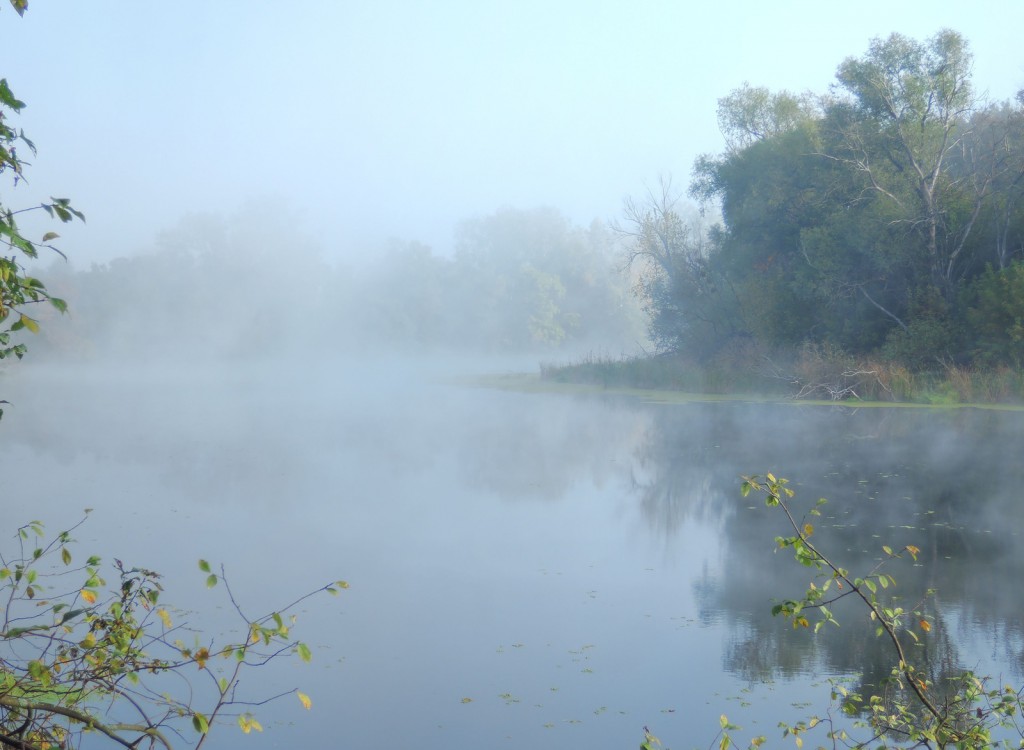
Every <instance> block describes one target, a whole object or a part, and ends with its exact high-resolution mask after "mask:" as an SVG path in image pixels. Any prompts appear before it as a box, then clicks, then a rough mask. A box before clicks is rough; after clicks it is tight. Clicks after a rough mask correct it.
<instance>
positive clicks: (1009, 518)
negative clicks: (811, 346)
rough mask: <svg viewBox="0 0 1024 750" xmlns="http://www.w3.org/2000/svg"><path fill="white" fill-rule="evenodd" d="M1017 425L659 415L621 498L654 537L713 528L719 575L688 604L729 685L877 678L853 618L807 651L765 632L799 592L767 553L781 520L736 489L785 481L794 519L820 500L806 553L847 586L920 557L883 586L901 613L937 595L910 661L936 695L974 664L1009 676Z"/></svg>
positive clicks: (791, 415) (804, 641)
mask: <svg viewBox="0 0 1024 750" xmlns="http://www.w3.org/2000/svg"><path fill="white" fill-rule="evenodd" d="M691 406H692V407H693V408H690V407H691ZM1022 422H1024V419H1022V416H1021V415H1020V414H1018V413H1012V412H998V411H978V410H954V411H945V412H941V411H931V410H891V409H862V410H851V409H843V408H801V407H796V408H794V407H786V406H763V407H755V406H749V405H747V406H744V405H737V404H713V405H704V406H703V407H701V406H700V405H688V406H687V408H686V409H681V410H678V411H674V410H670V409H663V410H662V411H661V413H660V415H659V418H658V419H656V420H655V421H654V422H653V424H652V428H651V432H650V433H649V435H648V437H647V439H646V440H645V441H644V442H643V444H642V447H641V448H639V449H638V456H637V461H638V463H639V464H640V465H641V466H644V467H645V471H644V474H643V479H644V481H641V482H638V483H637V486H636V487H635V490H634V491H635V494H636V496H637V497H638V499H639V501H640V507H641V509H642V511H643V513H644V514H645V516H646V517H647V519H648V522H649V523H650V525H651V526H652V528H654V529H657V530H658V532H659V533H665V534H672V533H675V531H676V530H678V529H679V527H680V525H681V522H682V520H683V519H685V518H687V517H690V516H693V515H695V514H703V516H704V517H707V516H709V515H712V516H713V517H714V518H716V519H718V520H719V521H720V524H719V525H718V526H717V527H716V528H720V529H721V533H722V535H723V538H724V542H723V545H724V551H723V563H722V565H723V567H722V570H721V571H720V573H719V574H718V576H717V577H716V578H712V579H708V578H707V577H706V574H705V576H704V577H702V578H699V579H698V580H697V582H696V583H695V585H694V589H695V593H696V595H697V597H698V601H699V603H700V606H701V609H702V612H703V613H705V616H706V617H707V618H708V619H715V613H719V616H720V619H721V620H722V622H723V623H724V624H725V626H726V627H727V628H728V629H729V635H728V636H727V638H728V644H727V647H726V655H725V668H726V669H727V670H729V671H732V672H735V673H737V674H740V675H742V676H744V677H745V678H747V679H751V680H764V679H769V678H771V677H774V676H780V675H797V674H807V673H808V672H812V671H814V672H818V673H825V674H836V675H843V674H855V673H856V674H860V675H861V677H860V679H859V681H860V683H861V686H862V687H863V686H865V685H868V684H878V683H879V682H880V681H881V680H883V679H884V678H886V677H888V676H889V672H890V669H891V667H892V665H893V659H892V654H891V653H890V652H889V651H887V650H886V648H885V644H884V642H883V641H881V640H880V639H878V638H876V637H875V635H874V628H873V627H872V626H871V623H870V622H868V620H867V617H866V612H864V611H862V610H860V609H858V608H856V607H853V608H851V607H848V606H837V607H836V616H837V618H838V619H839V621H840V623H842V627H840V628H835V627H826V628H823V630H822V631H821V632H820V633H819V634H818V635H817V636H815V635H813V634H811V633H810V632H806V631H803V629H801V631H802V632H794V631H793V629H792V627H791V625H790V623H788V622H786V621H784V620H782V619H780V618H773V617H771V614H770V609H771V606H772V603H773V600H777V599H781V598H785V597H787V596H793V597H795V596H797V595H798V594H799V592H801V591H803V590H804V588H806V585H807V583H808V580H809V576H808V574H807V571H806V570H803V569H801V568H800V566H799V565H797V564H796V563H795V562H794V561H793V560H792V557H791V555H789V553H781V552H780V553H779V554H775V553H774V551H773V543H772V539H773V538H774V536H775V535H776V534H780V533H783V531H784V529H783V527H782V526H781V519H776V518H775V517H773V516H771V515H770V512H769V511H768V510H767V509H765V508H763V506H760V507H757V506H759V505H760V501H751V500H750V499H741V498H740V496H739V492H738V476H739V475H740V474H744V473H764V472H765V471H769V470H770V471H774V472H776V473H777V474H781V475H783V476H787V477H789V478H791V479H792V480H793V485H792V486H793V487H794V489H795V490H796V491H797V493H798V497H797V500H798V504H800V503H802V507H809V506H810V505H812V504H813V503H814V501H816V500H817V498H818V497H821V496H824V497H827V498H829V503H828V504H827V505H826V506H825V507H824V516H823V517H822V518H820V519H815V525H816V528H817V531H816V534H815V541H816V542H817V543H818V544H819V546H820V547H821V548H822V549H824V550H825V551H827V552H829V553H830V554H831V555H832V556H833V557H834V558H835V559H836V560H837V562H839V563H840V564H842V565H843V566H844V567H847V568H848V569H850V570H851V571H859V572H862V573H866V572H868V571H870V570H871V569H872V568H873V567H874V565H875V564H876V563H877V561H878V560H879V559H881V557H882V551H881V547H882V545H883V544H888V545H890V546H892V547H894V548H900V547H902V546H904V545H906V544H914V545H915V546H918V547H920V549H921V554H920V555H919V559H918V562H917V563H916V564H913V563H910V562H905V563H904V562H897V563H894V564H892V565H891V569H890V570H889V572H890V573H892V575H893V576H894V577H895V578H896V580H897V582H898V587H897V589H896V591H895V592H894V593H896V594H897V595H899V596H902V597H905V598H904V599H903V600H902V601H901V606H904V607H906V608H911V607H912V606H913V605H914V604H915V603H917V601H918V600H919V598H920V597H921V596H922V595H923V592H925V590H927V589H929V588H934V589H937V590H938V596H937V597H936V598H934V599H932V600H931V601H929V602H928V604H927V606H928V611H929V612H930V613H931V615H932V616H933V617H934V618H935V620H934V624H935V628H934V629H933V631H932V632H931V633H930V634H929V635H928V636H927V637H925V638H924V639H923V642H922V645H921V646H919V647H917V648H914V649H912V653H913V654H914V658H915V659H917V660H918V662H919V664H920V665H921V666H922V667H924V668H927V669H928V670H929V672H930V673H931V674H932V675H933V677H934V679H935V682H936V685H942V684H944V683H945V682H946V681H947V678H948V677H949V676H951V675H955V674H958V673H960V672H961V671H963V669H964V668H974V667H975V666H976V664H977V661H978V658H979V656H980V655H984V656H985V657H986V658H988V659H989V661H991V662H993V663H995V664H996V665H997V670H998V671H999V672H1002V673H1004V674H1005V673H1013V674H1015V675H1017V676H1020V675H1021V674H1024V661H1022V654H1024V645H1022V644H1024V622H1022V616H1021V610H1022V607H1021V592H1020V588H1019V585H1018V583H1017V578H1018V571H1019V570H1020V569H1021V563H1022V562H1024V560H1022V554H1021V552H1020V544H1019V539H1018V537H1017V532H1016V530H1017V529H1020V528H1024V523H1022V521H1024V506H1022V505H1021V504H1020V503H1019V501H1018V498H1019V491H1018V489H1017V488H1019V487H1020V486H1022V480H1024V466H1022V465H1021V464H1020V462H1019V456H1020V455H1024V431H1022V430H1020V427H1021V426H1022ZM751 506H754V507H751ZM840 604H843V603H840ZM986 649H987V650H989V651H990V652H991V653H990V654H989V653H984V652H985V650H986Z"/></svg>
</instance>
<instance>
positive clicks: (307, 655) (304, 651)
mask: <svg viewBox="0 0 1024 750" xmlns="http://www.w3.org/2000/svg"><path fill="white" fill-rule="evenodd" d="M295 649H296V650H297V651H298V652H299V658H300V659H302V661H304V662H309V661H311V660H312V659H313V652H312V651H310V650H309V646H307V645H306V644H305V643H299V644H296V646H295Z"/></svg>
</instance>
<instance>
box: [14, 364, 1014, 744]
mask: <svg viewBox="0 0 1024 750" xmlns="http://www.w3.org/2000/svg"><path fill="white" fill-rule="evenodd" d="M294 365H295V363H294V362H290V363H289V362H280V361H279V362H257V361H250V362H247V363H245V364H238V363H235V364H223V363H222V364H208V365H203V366H199V365H195V366H191V365H184V364H182V365H170V364H165V365H160V366H153V365H150V366H147V367H140V366H135V365H129V364H124V365H120V366H114V365H113V364H112V363H105V364H98V363H97V364H92V365H87V364H81V363H79V364H76V365H74V366H55V365H51V364H47V365H34V364H32V363H26V364H25V365H24V366H22V367H20V368H18V369H17V370H13V371H10V372H9V373H7V374H6V375H5V377H4V381H3V384H4V395H5V397H6V398H8V400H10V401H12V402H13V404H12V405H11V406H10V407H8V410H7V414H6V415H5V418H4V421H5V425H4V426H5V440H4V450H3V453H2V454H0V468H2V470H3V471H4V475H5V484H6V491H7V493H8V495H7V496H8V497H10V498H15V499H17V500H18V503H19V507H21V508H23V509H25V512H26V513H28V514H29V515H30V516H31V517H39V518H41V519H43V520H45V521H47V523H48V524H49V527H50V529H51V530H56V529H58V528H63V527H65V526H67V525H69V523H70V522H71V521H73V519H76V518H78V514H79V513H80V511H81V509H82V508H84V507H92V508H94V511H93V513H92V514H91V517H90V519H89V521H88V522H87V523H86V524H85V526H83V527H82V528H81V529H80V531H79V532H78V533H77V534H76V536H77V538H78V539H80V541H81V547H82V550H81V551H82V553H83V554H84V553H85V552H87V551H89V552H93V551H95V552H98V553H101V554H103V555H104V557H105V558H107V559H109V558H111V557H114V556H116V557H118V558H120V559H123V560H124V561H125V563H126V564H132V565H142V566H145V567H152V568H154V569H157V570H160V571H162V572H164V573H165V574H166V587H167V593H166V594H165V597H166V600H167V601H169V602H174V603H177V604H180V605H184V606H187V607H188V608H189V609H191V610H194V611H195V614H194V615H193V616H192V622H194V624H196V625H197V626H205V627H210V628H212V629H213V630H214V631H215V632H216V630H217V629H218V628H221V627H224V626H225V623H226V617H227V612H226V610H225V605H226V602H225V601H224V599H223V598H220V597H221V596H222V594H221V592H218V590H216V589H214V590H212V591H207V590H206V589H205V588H204V587H203V585H202V576H201V575H200V573H199V571H198V570H197V568H196V567H195V565H196V560H197V559H198V558H200V557H203V558H206V559H210V560H211V561H214V562H215V561H222V562H223V563H224V564H225V565H226V567H227V571H228V575H229V577H230V579H231V582H232V587H233V590H234V591H235V594H236V596H237V597H238V598H239V599H240V600H241V601H243V602H246V603H248V605H249V608H250V609H251V610H260V609H261V607H262V606H264V605H266V606H273V605H275V604H280V603H284V602H286V601H288V600H289V597H290V595H291V594H292V593H295V592H300V591H304V590H306V589H308V588H312V587H315V586H318V585H321V584H323V583H326V582H328V581H330V580H333V579H336V578H344V579H346V580H347V581H349V582H350V584H351V586H352V588H351V589H349V590H348V591H345V592H343V594H342V596H341V597H340V598H339V599H337V600H335V599H330V600H327V599H326V597H325V599H324V600H316V601H313V602H308V603H306V604H304V605H303V606H302V608H301V611H300V612H299V622H298V625H297V628H296V634H297V635H298V636H299V637H301V638H302V639H303V640H306V641H308V642H310V643H311V645H313V646H314V653H315V658H314V662H313V663H312V665H299V664H298V663H297V661H296V662H294V663H292V662H289V663H287V664H283V663H282V664H277V665H275V666H274V667H273V668H272V669H268V670H266V671H265V672H262V673H261V672H260V671H258V670H257V671H254V672H253V673H252V674H251V675H250V677H249V679H248V682H249V683H250V684H249V687H252V688H254V689H255V687H256V682H257V681H260V682H261V683H262V681H264V680H266V681H267V683H268V685H267V692H276V691H277V690H278V689H281V690H288V689H291V688H294V687H299V688H301V689H302V690H304V691H305V692H308V693H309V694H310V695H311V696H312V697H313V700H314V704H315V705H314V710H313V711H312V712H311V713H306V712H304V711H302V709H301V708H300V707H299V706H298V702H297V701H293V700H291V699H289V698H286V699H285V700H284V701H282V702H280V703H278V704H274V705H273V706H272V707H269V708H267V709H264V711H263V717H262V718H264V719H266V720H265V721H264V724H265V725H266V726H267V731H266V732H265V733H264V734H263V735H262V736H260V737H256V738H253V737H248V738H246V742H247V743H250V744H253V745H254V746H256V747H264V746H266V747H272V746H274V747H295V746H310V745H322V744H324V743H325V742H336V744H338V745H339V746H347V745H354V746H360V745H372V744H378V745H383V746H393V747H413V746H416V747H428V748H429V747H437V748H453V747H455V748H460V747H462V748H469V747H481V746H487V747H493V746H506V747H516V748H519V747H531V748H545V747H551V748H555V747H565V746H567V745H568V746H588V745H589V746H604V747H628V746H630V745H631V744H633V745H635V744H636V742H637V741H638V737H640V736H642V727H643V726H644V725H648V726H650V727H651V729H652V730H653V731H654V732H655V733H656V734H658V735H659V736H660V737H662V738H663V739H664V740H665V741H666V742H667V743H669V744H670V745H671V746H687V745H699V746H704V745H706V744H707V743H708V742H710V741H711V738H712V737H713V736H714V734H715V732H716V731H717V717H718V716H719V714H721V713H727V714H728V715H729V716H730V718H731V719H733V720H734V721H737V723H740V724H742V725H743V726H744V727H745V732H747V731H749V732H750V733H754V732H758V733H765V734H768V735H769V736H772V735H773V732H774V731H775V725H776V723H777V721H779V720H780V719H786V718H792V719H794V720H795V719H797V718H800V717H801V716H803V715H805V714H806V713H807V711H806V710H805V711H801V710H799V709H796V708H794V707H793V705H792V704H793V703H794V702H799V701H808V702H810V703H811V704H812V708H811V709H810V710H811V711H812V712H813V711H815V710H820V709H823V708H824V705H825V701H826V700H827V692H828V689H827V685H824V684H823V683H822V681H821V680H822V679H823V678H824V677H825V676H827V675H852V674H854V673H861V672H863V673H865V676H864V677H863V678H862V679H865V680H872V679H876V678H877V677H878V676H879V675H878V674H876V673H874V672H873V671H872V670H876V669H877V670H881V669H883V667H884V665H883V664H882V663H881V662H880V658H879V654H878V653H877V652H876V649H877V647H878V644H877V641H875V640H874V639H873V637H872V635H871V633H870V631H869V629H868V628H866V627H862V626H861V623H860V622H859V621H858V620H856V619H848V620H845V619H843V616H844V615H843V613H842V612H840V613H839V617H840V619H841V620H842V621H843V627H842V628H840V629H832V630H831V631H830V632H829V631H825V632H823V633H821V634H820V635H819V636H818V637H812V636H811V635H810V634H808V633H805V632H799V633H796V632H794V631H793V630H792V629H791V628H790V627H789V626H788V624H786V623H784V622H781V621H778V620H773V619H772V618H771V617H770V616H769V609H770V607H771V604H772V600H773V598H780V597H783V596H787V595H792V594H795V593H798V591H799V590H801V589H800V588H798V587H800V586H803V585H806V580H802V579H801V575H802V574H801V573H800V571H794V570H793V569H794V568H795V566H794V564H793V563H792V561H790V560H788V559H786V557H785V556H784V555H782V554H774V552H773V551H772V548H773V546H774V544H773V541H772V539H773V537H774V536H775V535H776V534H777V533H782V531H783V529H782V528H781V527H780V526H778V525H777V522H778V520H779V519H776V518H773V517H772V516H771V515H770V514H768V511H766V510H765V509H764V508H758V507H757V506H758V505H759V503H758V502H757V501H756V500H752V499H741V498H740V497H739V492H738V482H739V480H738V477H739V475H740V474H744V473H757V472H759V473H763V472H764V471H767V470H772V471H775V472H777V473H779V474H781V475H785V476H788V477H790V478H792V479H793V480H794V483H795V484H794V486H795V487H796V489H797V492H798V499H800V500H802V501H805V502H807V503H808V504H809V503H812V502H813V501H814V500H816V499H817V498H818V497H819V496H826V497H828V498H829V499H830V502H829V504H828V505H827V506H826V515H825V518H824V519H823V521H822V522H820V524H819V531H818V533H819V534H820V536H821V538H822V543H823V544H825V543H827V544H828V545H830V546H831V548H832V549H833V550H835V551H836V552H837V554H838V555H840V556H842V557H844V558H845V559H844V563H845V564H846V565H847V566H848V567H849V568H851V569H866V568H870V567H871V566H872V565H873V564H874V560H875V559H876V558H877V557H878V556H879V555H880V547H881V545H882V544H891V545H892V546H898V545H902V544H907V543H913V544H916V545H917V546H919V547H920V548H921V549H922V554H921V556H920V558H919V563H918V564H917V565H909V564H908V565H906V566H902V565H901V566H898V567H897V568H896V569H894V570H893V571H892V572H893V574H894V576H895V577H896V578H897V581H898V582H899V585H900V587H901V590H903V589H905V590H906V592H907V594H906V596H907V597H908V598H909V597H916V596H917V595H918V594H919V593H920V592H921V591H923V589H924V588H926V587H928V586H935V587H936V588H938V589H939V592H940V594H939V599H938V605H937V608H936V629H935V632H934V633H933V635H934V638H932V639H931V640H930V641H929V645H928V648H929V649H930V650H931V651H930V653H931V652H933V653H934V662H935V664H940V663H945V662H954V663H959V664H961V665H962V666H968V667H979V668H980V669H981V671H985V672H988V673H991V674H1001V675H1003V676H1004V678H1006V677H1016V678H1019V677H1020V676H1021V674H1022V671H1024V670H1022V652H1024V643H1022V629H1021V628H1022V623H1021V616H1020V611H1021V607H1020V602H1019V600H1018V598H1017V596H1016V594H1015V593H1014V592H1016V591H1017V590H1018V587H1017V586H1016V571H1017V570H1019V569H1020V563H1021V559H1020V552H1019V548H1020V539H1019V531H1018V529H1019V528H1021V523H1020V520H1021V519H1020V514H1021V511H1020V509H1019V503H1018V502H1017V496H1018V492H1017V490H1016V488H1017V487H1019V486H1021V480H1022V479H1024V477H1021V476H1020V474H1021V472H1022V469H1021V467H1020V466H1019V463H1018V462H1017V461H1016V457H1017V456H1019V455H1021V449H1022V448H1024V445H1022V444H1021V440H1022V438H1021V437H1020V435H1021V434H1022V433H1021V430H1020V427H1021V425H1020V421H1021V419H1022V415H1021V413H1020V412H996V411H980V410H957V411H930V410H913V409H862V410H856V409H848V408H843V407H835V408H828V407H801V406H794V405H774V406H773V405H766V404H744V403H712V404H701V403H689V404H676V405H654V404H644V403H641V402H639V401H636V400H628V399H621V398H615V397H610V396H609V397H587V398H583V397H568V396H564V395H555V394H526V393H516V392H506V391H498V390H493V389H488V388H482V387H478V386H475V385H472V384H471V383H469V382H467V379H466V377H465V375H466V374H467V373H474V372H488V371H491V372H493V371H508V370H510V369H513V368H516V367H518V368H523V367H524V366H525V365H524V364H523V362H522V361H519V362H511V361H501V362H495V361H483V360H482V361H475V362H471V361H469V360H467V359H463V360H461V361H456V360H442V359H433V360H428V359H423V358H420V359H416V358H411V357H398V356H394V357H386V358H379V359H363V360H355V359H350V358H337V359H333V360H329V359H327V358H324V359H321V360H312V359H311V360H309V361H305V362H304V363H303V366H302V367H295V366H294ZM19 520H29V518H28V516H26V517H25V518H24V519H19ZM794 572H795V573H796V576H795V577H794V575H793V573H794ZM915 600H916V599H915ZM846 616H847V617H848V618H854V617H856V615H854V614H853V613H850V614H848V615H846ZM876 664H877V666H876ZM855 679H857V678H855ZM466 698H469V699H470V701H468V702H464V699H466ZM293 704H294V705H293ZM215 739H216V743H215V744H216V746H217V747H233V746H235V745H236V744H237V742H238V741H239V738H238V737H236V736H235V734H234V730H232V729H231V728H225V730H224V731H223V732H222V733H221V734H220V735H219V736H217V735H215Z"/></svg>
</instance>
